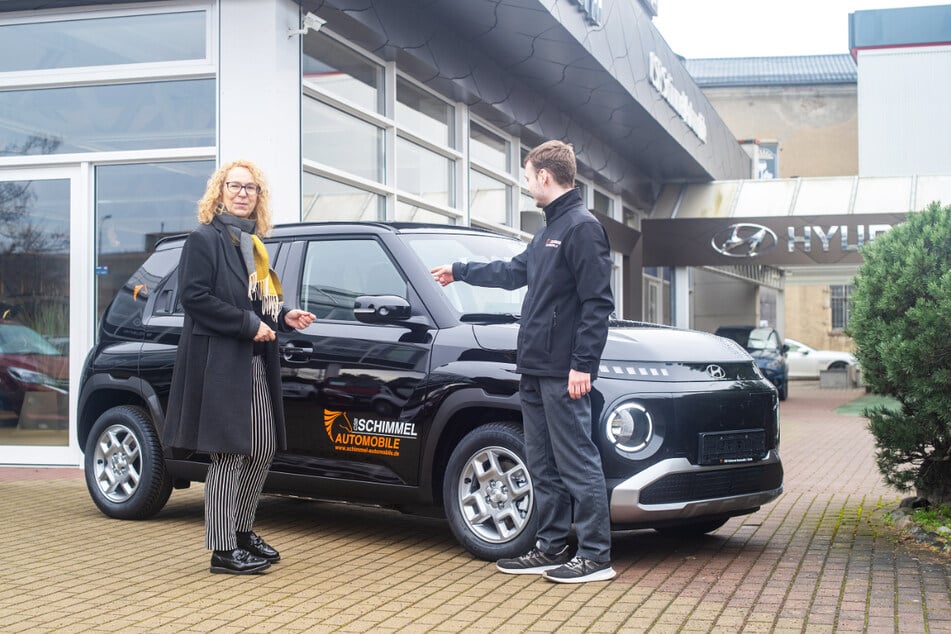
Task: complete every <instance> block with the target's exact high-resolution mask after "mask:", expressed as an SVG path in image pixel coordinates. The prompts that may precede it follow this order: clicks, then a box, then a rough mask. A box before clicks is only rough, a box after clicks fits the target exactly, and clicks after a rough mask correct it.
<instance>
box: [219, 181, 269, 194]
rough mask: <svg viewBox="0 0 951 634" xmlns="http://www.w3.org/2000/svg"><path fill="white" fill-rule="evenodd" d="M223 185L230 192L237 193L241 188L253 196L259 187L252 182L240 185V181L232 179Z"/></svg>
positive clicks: (259, 189)
mask: <svg viewBox="0 0 951 634" xmlns="http://www.w3.org/2000/svg"><path fill="white" fill-rule="evenodd" d="M225 187H227V188H228V191H229V192H231V193H232V194H237V193H238V192H240V191H241V190H242V189H243V190H244V191H246V192H247V193H248V196H255V195H256V194H257V193H258V192H259V191H261V188H260V187H258V186H257V185H255V184H254V183H248V184H247V185H242V184H241V183H236V182H234V181H229V182H227V183H225Z"/></svg>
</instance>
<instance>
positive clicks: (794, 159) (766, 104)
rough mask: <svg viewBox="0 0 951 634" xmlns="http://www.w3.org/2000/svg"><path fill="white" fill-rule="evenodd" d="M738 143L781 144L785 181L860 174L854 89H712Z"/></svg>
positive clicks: (708, 92)
mask: <svg viewBox="0 0 951 634" xmlns="http://www.w3.org/2000/svg"><path fill="white" fill-rule="evenodd" d="M704 94H705V95H706V97H707V99H709V100H710V103H712V104H713V106H714V108H716V110H717V112H718V113H719V114H720V117H721V118H722V119H723V121H724V122H725V123H726V124H727V126H728V127H729V128H730V130H732V131H733V133H734V134H735V135H736V138H737V139H759V140H761V141H778V142H779V172H778V174H777V176H778V177H780V178H789V177H792V176H853V175H855V174H856V173H858V107H857V103H858V97H857V90H856V87H855V86H854V85H845V86H839V85H832V86H777V87H759V86H756V87H741V88H706V89H704Z"/></svg>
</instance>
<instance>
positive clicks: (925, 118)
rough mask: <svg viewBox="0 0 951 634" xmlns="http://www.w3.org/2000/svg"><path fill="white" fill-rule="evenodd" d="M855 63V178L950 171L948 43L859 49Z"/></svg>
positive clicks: (950, 48)
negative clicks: (857, 72) (857, 175)
mask: <svg viewBox="0 0 951 634" xmlns="http://www.w3.org/2000/svg"><path fill="white" fill-rule="evenodd" d="M858 63H859V85H858V115H859V120H860V121H861V124H860V126H859V140H858V152H859V169H858V174H859V176H909V175H913V174H949V173H951V153H949V152H948V145H949V140H951V117H949V116H948V104H949V103H951V83H949V82H948V78H949V77H951V46H929V47H916V48H903V49H886V50H863V51H859V52H858ZM896 140H898V141H900V142H896Z"/></svg>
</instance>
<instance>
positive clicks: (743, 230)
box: [710, 222, 776, 258]
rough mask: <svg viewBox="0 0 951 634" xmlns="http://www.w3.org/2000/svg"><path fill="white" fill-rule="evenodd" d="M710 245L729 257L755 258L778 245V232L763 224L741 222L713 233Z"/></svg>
mask: <svg viewBox="0 0 951 634" xmlns="http://www.w3.org/2000/svg"><path fill="white" fill-rule="evenodd" d="M710 246H712V247H713V250H714V251H716V252H717V253H719V254H720V255H725V256H727V257H728V258H755V257H756V256H757V255H762V254H763V253H767V252H769V251H771V250H772V249H773V247H775V246H776V234H775V233H773V230H772V229H770V228H769V227H764V226H763V225H754V224H751V223H746V222H739V223H736V224H732V225H730V226H729V227H726V228H724V229H720V230H719V231H717V232H716V233H715V234H713V239H712V240H711V241H710Z"/></svg>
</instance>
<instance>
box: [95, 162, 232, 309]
mask: <svg viewBox="0 0 951 634" xmlns="http://www.w3.org/2000/svg"><path fill="white" fill-rule="evenodd" d="M214 170H215V164H214V162H213V161H182V162H171V163H143V164H132V165H101V166H99V167H97V168H96V249H97V255H96V294H97V306H96V311H97V312H96V317H97V319H99V318H101V317H102V315H103V312H104V311H105V309H106V307H107V306H108V305H109V302H110V301H112V298H113V297H114V296H115V294H116V292H117V291H118V290H119V289H120V288H121V287H122V285H123V284H124V283H125V282H126V280H128V279H129V277H130V276H131V275H132V274H133V273H134V272H135V270H136V269H137V268H138V267H139V266H140V265H141V264H142V263H143V262H144V261H145V259H146V257H147V256H148V254H149V253H151V252H152V249H153V248H154V247H155V243H156V242H158V240H159V239H161V238H163V237H165V236H169V235H175V234H179V233H186V232H188V231H191V230H192V229H194V228H195V227H196V226H197V224H198V220H197V218H196V213H197V212H196V209H197V203H196V201H197V200H198V199H199V198H201V196H202V194H204V192H205V183H206V182H207V180H208V177H209V176H210V175H211V173H212V172H213V171H214Z"/></svg>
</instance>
